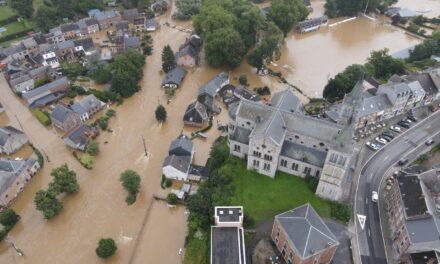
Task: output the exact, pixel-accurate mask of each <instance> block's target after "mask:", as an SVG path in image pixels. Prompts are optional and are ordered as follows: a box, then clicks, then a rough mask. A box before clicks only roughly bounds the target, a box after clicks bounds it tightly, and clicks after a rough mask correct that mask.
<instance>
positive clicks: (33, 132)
mask: <svg viewBox="0 0 440 264" xmlns="http://www.w3.org/2000/svg"><path fill="white" fill-rule="evenodd" d="M426 1H428V2H429V1H430V0H426ZM323 4H324V1H315V2H313V5H314V7H315V11H314V12H315V13H314V15H315V14H316V15H320V14H322V13H323ZM160 20H161V24H163V23H165V22H170V23H172V24H176V22H174V21H172V20H171V12H168V13H167V14H165V15H163V16H161V17H160ZM177 24H178V26H181V27H186V28H189V27H191V23H190V22H183V23H177ZM151 35H152V37H153V54H152V56H150V57H148V58H147V62H146V66H145V68H144V78H143V80H142V81H141V85H142V90H141V91H140V92H139V93H137V94H135V95H134V96H132V97H131V98H129V99H126V100H125V101H124V103H123V104H122V105H121V106H118V107H116V108H115V109H116V111H117V114H116V118H114V119H111V121H110V124H109V127H110V128H111V129H112V131H113V132H111V133H110V132H102V133H101V135H100V136H99V137H98V141H99V142H100V149H101V153H100V154H99V155H98V157H97V158H96V159H95V162H94V169H93V170H86V169H85V168H83V167H82V166H81V165H80V164H79V163H78V162H77V161H76V160H75V158H74V157H73V155H72V153H71V150H69V149H68V148H67V147H66V146H65V145H64V142H63V141H62V140H61V138H60V135H58V134H56V133H55V132H54V130H53V129H51V128H45V127H43V126H42V125H41V124H40V123H39V122H38V120H37V119H36V118H35V117H34V116H33V115H32V113H31V112H30V111H29V110H28V109H27V107H26V106H24V105H23V104H22V103H21V102H20V100H19V99H18V97H17V96H16V95H15V94H14V93H13V92H12V91H11V90H10V89H9V87H8V85H7V83H6V81H5V79H4V78H3V76H1V77H0V102H1V103H2V104H3V106H4V108H5V113H3V114H0V125H6V124H11V125H13V126H15V127H17V128H20V126H19V123H18V122H20V123H21V124H22V125H23V130H24V132H25V133H26V134H27V135H28V138H29V140H30V141H31V142H32V143H34V144H35V145H36V147H37V148H39V149H41V150H43V151H44V152H45V153H46V154H47V155H48V156H49V159H50V162H46V163H45V165H44V168H43V169H42V170H41V171H40V172H39V173H38V174H37V175H36V176H35V177H34V178H33V180H32V181H31V182H30V183H29V184H28V185H27V186H26V188H25V189H24V191H23V192H22V193H21V194H20V196H19V197H18V198H17V199H16V200H15V202H14V205H13V209H14V210H16V211H17V212H18V213H19V214H20V215H21V217H22V218H21V220H20V221H19V222H18V224H17V225H16V226H15V227H14V228H13V230H12V231H11V232H10V233H9V234H10V236H11V237H12V238H13V240H14V241H15V243H16V245H17V246H18V247H20V248H21V249H22V250H23V251H24V253H25V257H18V256H17V255H16V254H15V252H12V250H10V249H8V247H7V245H6V243H5V242H2V243H1V244H0V263H37V264H39V263H42V264H46V263H72V264H76V263H102V261H101V260H100V259H99V258H98V257H97V256H96V254H95V248H96V246H97V243H98V240H99V239H100V238H103V237H111V238H113V239H115V241H116V243H117V246H118V250H117V252H116V255H115V256H113V257H112V258H110V259H109V260H108V261H106V262H107V263H181V255H179V254H178V252H179V249H180V248H183V246H184V238H185V234H186V218H187V215H186V214H185V211H186V209H185V208H183V207H179V208H174V209H170V208H168V207H167V206H166V205H165V204H164V203H163V202H157V201H154V200H153V198H152V196H153V195H154V194H159V195H163V196H164V195H165V194H166V193H167V192H168V190H162V189H161V188H160V180H161V175H162V168H161V167H162V163H163V161H164V158H165V157H166V155H167V151H168V147H169V143H170V141H172V140H173V139H175V138H176V137H177V136H178V135H179V134H180V133H181V132H182V131H183V133H185V134H187V135H190V134H191V132H194V131H195V129H191V128H184V127H183V121H182V117H183V114H184V112H185V110H186V108H187V106H188V105H189V104H190V103H191V102H193V101H194V100H196V96H197V91H198V88H199V87H200V86H202V85H203V84H204V83H206V82H207V81H209V80H210V79H211V78H212V77H214V76H215V75H216V74H218V73H219V72H220V71H222V70H225V69H213V68H211V67H208V66H206V65H202V67H199V68H196V69H192V70H190V71H189V72H188V74H187V76H186V77H185V79H184V81H183V84H182V86H181V88H180V89H179V90H178V91H177V92H176V94H175V95H174V97H173V98H172V99H171V102H170V103H169V104H166V101H167V98H166V96H165V94H164V91H163V89H161V88H160V86H161V82H162V80H163V78H164V76H163V75H161V74H160V69H161V62H162V61H161V52H162V49H163V47H164V46H165V45H167V44H169V45H170V46H171V47H172V49H173V50H174V51H177V49H178V47H179V45H180V44H182V43H183V42H184V40H185V38H186V37H187V36H188V33H183V32H181V31H179V30H177V29H176V28H170V27H167V26H162V27H161V29H160V30H159V31H157V32H155V33H152V34H151ZM418 42H419V40H417V39H415V38H412V37H409V36H407V35H405V34H404V33H401V32H398V31H396V30H395V29H393V28H389V27H386V26H383V25H380V23H378V22H374V21H370V20H368V19H366V18H358V19H356V20H355V21H351V22H348V23H344V24H341V25H339V26H336V27H334V28H328V29H327V28H326V29H322V30H320V31H318V32H314V33H309V34H303V35H301V34H297V33H291V34H290V35H289V37H288V38H287V39H286V43H285V45H284V46H283V49H282V58H281V59H280V61H277V62H276V64H277V66H274V67H275V68H278V70H280V71H282V72H283V75H284V76H285V77H286V79H287V80H288V81H289V82H291V83H292V84H295V85H297V86H298V87H299V88H300V89H302V90H303V91H304V92H305V93H306V94H307V95H309V96H310V97H320V96H321V94H322V90H323V88H324V86H325V84H326V82H327V78H329V77H332V76H333V75H335V74H336V73H337V72H339V71H341V70H343V69H344V68H345V67H346V66H348V65H349V64H352V63H363V62H364V60H365V59H366V58H367V57H368V55H369V53H370V51H371V50H375V49H381V48H384V47H388V48H390V50H391V51H392V52H393V51H397V50H400V49H403V48H406V47H408V46H411V45H414V44H417V43H418ZM240 74H246V75H247V77H248V81H249V83H250V88H254V87H261V86H264V85H267V86H269V87H271V90H272V91H276V90H280V89H282V87H283V85H282V84H281V83H279V81H278V80H276V79H275V78H272V77H269V76H257V75H256V74H255V69H253V68H251V67H250V66H249V65H248V64H247V63H246V62H243V63H242V64H241V65H240V67H239V68H237V69H235V70H234V71H231V72H230V75H231V82H232V83H233V84H237V83H238V81H237V79H238V76H239V75H240ZM159 103H161V104H163V105H164V106H165V107H166V109H167V112H168V118H167V122H166V123H164V124H159V123H158V122H157V121H156V119H155V116H154V110H155V109H156V107H157V105H158V104H159ZM218 104H219V105H220V104H221V103H220V102H218ZM104 112H105V111H102V113H100V114H104ZM15 116H17V118H18V120H17V118H15ZM227 121H228V116H227V110H226V109H223V110H222V113H221V114H220V115H219V116H216V117H215V118H214V121H213V127H212V128H211V130H209V131H208V132H206V134H207V135H208V139H206V140H203V139H195V140H194V141H193V142H194V145H195V151H196V154H195V161H194V163H196V164H198V165H204V164H205V163H206V160H207V158H208V154H209V150H210V145H211V143H212V142H213V141H214V140H215V139H216V138H217V137H218V136H219V135H220V132H219V131H218V130H217V122H218V123H221V124H225V123H227ZM142 136H143V137H144V138H145V140H146V145H147V149H148V153H149V155H148V157H146V156H145V154H144V147H143V144H142ZM104 142H108V143H107V144H104ZM28 152H29V149H28V148H24V149H23V150H20V151H19V153H17V154H16V156H14V157H19V156H22V155H28V154H29V153H28ZM64 163H67V164H68V166H69V167H70V168H71V169H73V170H74V171H75V172H76V173H77V177H78V182H79V184H80V191H79V193H77V194H75V195H73V196H69V197H66V198H64V199H63V203H64V209H63V211H62V212H61V213H60V214H59V215H58V216H57V217H55V218H54V219H52V220H49V221H47V220H44V219H43V216H42V214H41V212H39V211H37V210H36V209H35V205H34V202H33V199H34V194H35V192H36V191H37V190H39V189H42V188H47V185H48V183H49V182H50V181H51V176H50V171H51V170H52V168H54V167H58V166H60V165H62V164H64ZM126 169H133V170H135V171H137V172H138V173H139V174H140V175H141V178H142V181H141V192H140V194H139V196H138V198H137V202H136V203H135V204H134V205H132V206H127V204H126V202H125V197H126V192H125V190H124V189H123V188H122V186H121V184H120V182H119V177H120V174H121V172H122V171H124V170H126Z"/></svg>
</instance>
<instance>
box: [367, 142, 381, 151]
mask: <svg viewBox="0 0 440 264" xmlns="http://www.w3.org/2000/svg"><path fill="white" fill-rule="evenodd" d="M365 145H367V147H369V148H370V149H372V150H374V151H376V150H378V149H379V148H380V147H379V145H377V144H374V143H371V142H367V143H366V144H365Z"/></svg>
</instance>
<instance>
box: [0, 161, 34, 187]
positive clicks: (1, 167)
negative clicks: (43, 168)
mask: <svg viewBox="0 0 440 264" xmlns="http://www.w3.org/2000/svg"><path fill="white" fill-rule="evenodd" d="M35 162H37V161H36V160H33V159H27V160H10V159H5V158H0V195H2V194H3V193H4V192H5V191H6V190H7V189H8V188H9V186H11V184H12V183H13V182H14V181H15V179H16V178H17V177H18V176H19V175H20V174H21V172H22V171H23V170H24V169H25V168H27V167H30V166H33V165H34V164H35Z"/></svg>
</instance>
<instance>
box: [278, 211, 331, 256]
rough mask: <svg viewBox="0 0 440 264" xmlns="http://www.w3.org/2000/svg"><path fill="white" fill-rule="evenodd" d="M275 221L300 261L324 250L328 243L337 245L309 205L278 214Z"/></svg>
mask: <svg viewBox="0 0 440 264" xmlns="http://www.w3.org/2000/svg"><path fill="white" fill-rule="evenodd" d="M275 219H276V220H278V221H279V223H280V225H281V227H282V228H283V229H284V231H285V232H286V235H287V236H288V239H289V240H290V241H291V242H292V244H293V245H294V246H295V247H296V249H297V250H298V252H299V253H300V255H301V258H302V259H305V258H307V257H309V256H311V255H313V254H315V253H318V252H320V251H322V250H325V249H326V248H327V247H328V245H329V243H331V244H332V245H339V242H338V240H337V238H336V236H335V235H334V234H333V233H332V232H331V231H330V229H329V228H328V227H327V225H326V224H325V223H324V221H323V220H322V219H321V217H320V216H319V215H318V213H316V211H315V209H313V207H312V206H311V205H310V204H309V203H307V204H305V205H302V206H300V207H297V208H295V209H293V210H290V211H287V212H284V213H282V214H279V215H277V216H275Z"/></svg>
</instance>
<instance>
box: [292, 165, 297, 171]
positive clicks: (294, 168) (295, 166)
mask: <svg viewBox="0 0 440 264" xmlns="http://www.w3.org/2000/svg"><path fill="white" fill-rule="evenodd" d="M292 170H294V171H298V164H296V163H292Z"/></svg>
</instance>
